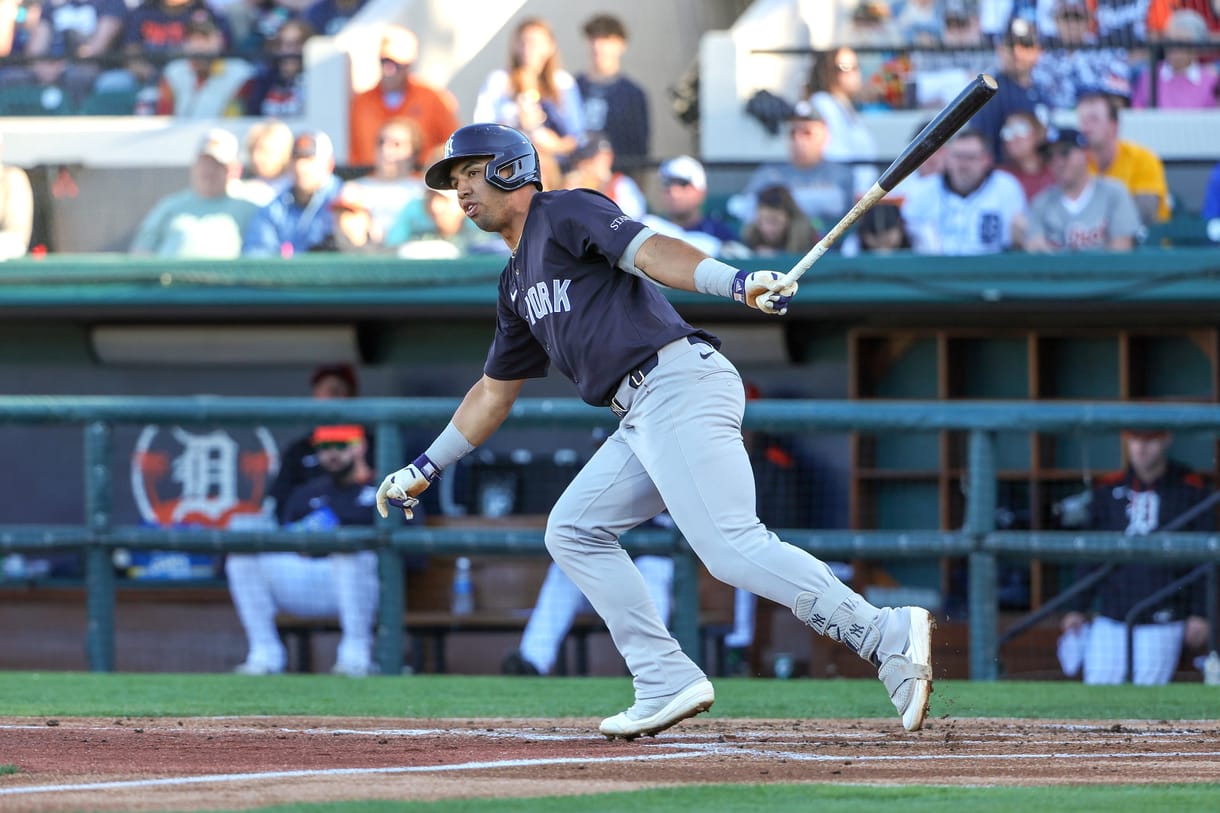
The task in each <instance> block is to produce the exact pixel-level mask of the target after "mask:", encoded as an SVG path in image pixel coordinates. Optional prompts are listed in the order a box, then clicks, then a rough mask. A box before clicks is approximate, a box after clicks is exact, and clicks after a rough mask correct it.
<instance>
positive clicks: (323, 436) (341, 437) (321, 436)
mask: <svg viewBox="0 0 1220 813" xmlns="http://www.w3.org/2000/svg"><path fill="white" fill-rule="evenodd" d="M362 440H364V427H363V426H360V425H359V424H354V423H351V424H342V425H339V426H319V427H318V428H317V429H314V430H313V434H312V435H310V437H309V442H310V443H311V444H313V445H314V446H318V445H320V444H323V443H356V442H357V441H362Z"/></svg>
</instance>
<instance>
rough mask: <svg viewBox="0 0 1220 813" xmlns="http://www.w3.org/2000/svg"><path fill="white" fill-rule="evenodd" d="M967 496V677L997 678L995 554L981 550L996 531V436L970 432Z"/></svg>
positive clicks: (975, 678) (978, 430) (996, 580)
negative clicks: (971, 546) (971, 540)
mask: <svg viewBox="0 0 1220 813" xmlns="http://www.w3.org/2000/svg"><path fill="white" fill-rule="evenodd" d="M968 475H969V478H970V479H969V484H970V485H969V493H967V495H966V533H968V534H970V535H971V536H972V537H973V538H974V545H975V549H974V552H973V553H971V554H970V563H969V568H970V576H969V582H970V588H969V589H970V597H969V607H970V678H971V680H995V679H996V677H997V665H998V656H999V651H998V646H997V644H996V640H997V636H998V635H999V631H998V630H997V626H998V623H999V614H998V605H997V602H998V600H999V599H998V579H997V568H996V559H995V554H993V553H989V552H987V551H984V550H983V547H982V545H983V540H984V539H985V538H986V536H987V534H989V533H991V532H992V531H993V530H995V509H996V491H997V486H996V468H995V433H994V432H987V431H984V430H981V429H974V430H971V432H970V471H969V473H968Z"/></svg>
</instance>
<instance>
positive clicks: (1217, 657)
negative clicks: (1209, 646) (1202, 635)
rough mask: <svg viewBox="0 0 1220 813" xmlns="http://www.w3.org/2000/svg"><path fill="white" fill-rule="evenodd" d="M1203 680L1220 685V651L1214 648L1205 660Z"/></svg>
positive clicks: (1213, 684)
mask: <svg viewBox="0 0 1220 813" xmlns="http://www.w3.org/2000/svg"><path fill="white" fill-rule="evenodd" d="M1203 682H1204V683H1206V684H1208V685H1210V686H1220V652H1216V651H1215V650H1212V652H1211V654H1209V655H1208V656H1207V657H1206V658H1204V660H1203Z"/></svg>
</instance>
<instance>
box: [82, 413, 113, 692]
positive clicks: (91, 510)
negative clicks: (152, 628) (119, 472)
mask: <svg viewBox="0 0 1220 813" xmlns="http://www.w3.org/2000/svg"><path fill="white" fill-rule="evenodd" d="M111 452H112V443H111V431H110V424H108V423H105V422H103V421H93V422H91V423H89V424H86V426H85V522H86V524H87V525H88V527H89V531H90V539H89V547H88V548H86V549H85V616H86V618H87V619H88V622H87V623H88V627H87V632H86V634H85V651H86V653H87V655H88V661H89V669H90V670H91V671H93V672H113V671H114V605H115V599H114V565H113V564H112V557H111V550H110V546H109V545H108V544H106V537H107V536H108V535H109V533H110V519H111V510H112V508H113V499H112V496H113V495H112V489H111V474H112V472H111V468H110V461H111Z"/></svg>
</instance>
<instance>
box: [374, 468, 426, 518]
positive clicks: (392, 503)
mask: <svg viewBox="0 0 1220 813" xmlns="http://www.w3.org/2000/svg"><path fill="white" fill-rule="evenodd" d="M425 472H427V473H425ZM429 473H430V474H431V476H429ZM439 476H440V470H439V469H437V468H436V466H434V465H433V464H432V461H431V460H429V459H428V458H427V456H426V455H420V456H419V457H417V458H415V461H414V462H413V463H412V464H411V465H409V466H404V467H403V468H401V469H399V470H398V471H396V472H394V473H393V474H390V475H387V476H386V478H385V479H384V480H382V481H381V487H380V488H378V489H377V513H379V514H381V516H382V517H388V516H389V515H390V508H391V507H394V508H401V509H402V513H403V516H405V517H406V518H407V519H412V518H413V517H414V516H415V512H414V511H413V510H412V509H413V508H415V506H417V505H419V500H418V499H417V498H418V497H419V495H420V494H422V493H424V491H425V490H426V489H427V488H428V486H430V485H432V481H433V480H435V479H436V478H437V477H439Z"/></svg>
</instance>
